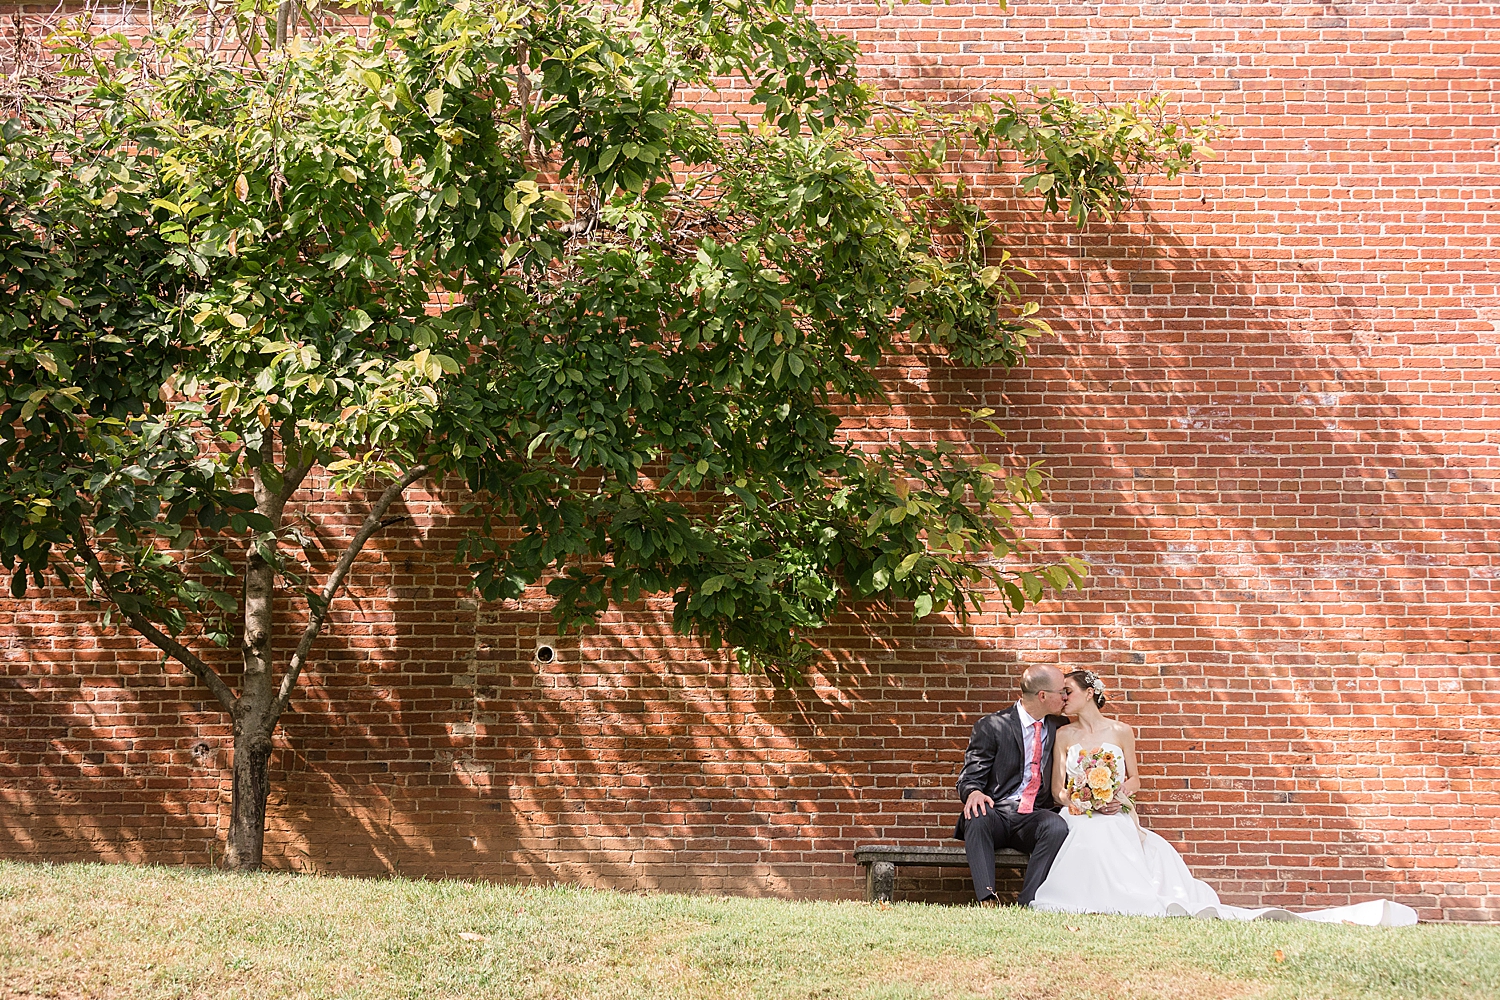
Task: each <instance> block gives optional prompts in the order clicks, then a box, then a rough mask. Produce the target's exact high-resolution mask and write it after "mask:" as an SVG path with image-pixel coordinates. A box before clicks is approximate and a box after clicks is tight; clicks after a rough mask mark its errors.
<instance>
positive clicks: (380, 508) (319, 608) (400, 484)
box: [271, 463, 428, 723]
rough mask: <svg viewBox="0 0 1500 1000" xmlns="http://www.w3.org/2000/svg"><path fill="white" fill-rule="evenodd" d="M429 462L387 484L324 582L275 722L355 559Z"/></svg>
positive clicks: (284, 684)
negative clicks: (398, 499)
mask: <svg viewBox="0 0 1500 1000" xmlns="http://www.w3.org/2000/svg"><path fill="white" fill-rule="evenodd" d="M427 471H428V466H427V465H426V464H425V463H423V464H419V465H416V466H413V467H412V468H411V469H409V470H407V473H406V475H404V476H402V477H401V478H400V479H398V480H397V481H396V482H394V483H392V484H391V485H390V486H388V487H386V490H385V492H384V493H382V494H380V498H379V499H377V500H376V501H375V504H374V506H372V507H371V508H370V512H369V513H368V514H366V515H365V519H364V521H363V523H361V524H360V526H359V531H358V532H356V533H355V535H354V538H353V539H352V540H351V541H350V542H349V547H348V548H347V549H345V550H344V554H343V555H342V556H340V557H339V561H338V564H337V565H336V566H334V568H333V572H332V573H331V574H329V576H328V581H327V582H326V583H324V584H323V591H322V593H321V594H319V598H320V600H319V602H318V603H312V602H309V604H310V605H311V608H310V610H311V614H310V615H309V617H308V621H307V627H306V628H304V629H303V630H302V639H301V640H300V641H299V642H298V643H297V649H296V651H295V652H293V653H292V659H291V662H290V663H288V664H287V668H286V676H284V677H282V679H281V688H280V690H279V692H278V693H277V696H276V702H275V705H274V706H273V707H272V712H271V719H272V721H273V723H274V721H275V720H276V719H279V718H280V717H281V713H282V712H284V711H285V710H286V706H287V703H288V702H289V701H291V699H292V691H293V690H295V689H296V687H297V677H298V676H299V675H300V674H301V673H302V667H303V665H304V664H305V663H306V662H307V654H308V653H309V652H311V651H312V645H313V643H314V642H315V641H316V640H317V638H318V633H319V632H321V631H322V630H323V620H324V619H325V618H327V617H328V609H329V607H330V606H331V605H332V604H333V598H334V596H335V595H337V594H338V592H339V588H341V587H342V586H343V585H344V578H345V577H347V576H348V575H349V571H350V570H351V569H352V568H353V567H354V560H355V559H357V558H359V553H360V551H361V550H362V549H363V548H364V547H365V543H366V542H368V541H369V540H370V536H371V535H373V534H375V532H377V531H379V530H380V529H381V528H383V527H385V526H386V522H384V521H383V520H382V519H383V518H384V516H385V512H386V510H387V509H388V508H389V507H390V506H391V504H392V503H394V502H395V501H396V498H397V497H399V496H400V495H401V494H402V493H404V492H406V488H407V487H408V486H410V485H411V484H412V483H414V482H416V481H417V480H418V479H421V478H422V477H423V476H425V475H426V474H427Z"/></svg>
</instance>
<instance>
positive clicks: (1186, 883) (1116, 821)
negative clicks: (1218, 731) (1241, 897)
mask: <svg viewBox="0 0 1500 1000" xmlns="http://www.w3.org/2000/svg"><path fill="white" fill-rule="evenodd" d="M1104 747H1105V748H1106V749H1109V750H1113V751H1114V752H1115V760H1116V765H1115V766H1116V775H1115V778H1116V781H1119V780H1121V779H1122V778H1123V769H1124V764H1123V761H1124V759H1125V752H1124V751H1123V750H1122V749H1121V748H1120V747H1118V746H1115V745H1114V744H1112V743H1106V744H1104ZM1081 749H1082V748H1081V746H1080V745H1079V744H1077V743H1075V744H1073V745H1072V746H1070V747H1069V748H1068V757H1067V769H1068V774H1069V775H1070V776H1072V777H1075V778H1079V779H1081V778H1082V767H1081V766H1080V765H1079V762H1078V755H1079V752H1080V750H1081ZM1062 817H1063V819H1065V820H1067V823H1068V839H1067V840H1065V841H1064V842H1063V846H1062V848H1061V849H1060V850H1059V851H1058V852H1057V858H1056V859H1055V860H1054V861H1053V862H1052V869H1051V871H1050V872H1049V873H1048V875H1047V880H1046V881H1045V882H1043V883H1042V886H1041V888H1040V889H1038V890H1037V894H1036V898H1035V899H1033V900H1032V902H1031V905H1032V907H1033V908H1035V909H1038V910H1051V911H1058V912H1064V913H1125V914H1134V915H1138V916H1151V917H1167V916H1181V917H1186V916H1194V917H1202V918H1206V919H1214V918H1218V919H1224V920H1315V921H1318V922H1321V923H1333V924H1338V923H1354V924H1366V925H1370V926H1381V927H1400V926H1406V925H1408V924H1414V923H1416V922H1417V913H1416V911H1415V910H1413V909H1412V908H1411V907H1409V906H1404V905H1402V904H1401V903H1396V902H1392V901H1390V900H1385V899H1376V900H1371V901H1370V902H1367V903H1357V904H1355V905H1353V906H1339V907H1334V908H1333V909H1328V910H1311V911H1306V912H1301V913H1294V912H1293V911H1291V910H1282V909H1277V908H1274V907H1269V908H1265V909H1259V910H1252V909H1245V908H1244V907H1239V906H1227V905H1225V904H1223V903H1221V902H1219V895H1218V893H1216V892H1214V890H1213V888H1212V887H1210V886H1209V885H1208V883H1206V882H1202V881H1200V880H1198V879H1195V878H1193V873H1192V872H1191V871H1189V870H1188V866H1187V865H1186V864H1185V863H1184V862H1183V860H1182V856H1181V855H1180V854H1178V853H1177V851H1176V850H1175V849H1173V847H1172V845H1171V844H1169V843H1167V842H1166V841H1165V840H1163V839H1162V838H1161V837H1160V836H1158V835H1156V834H1154V833H1152V832H1151V831H1150V830H1147V829H1145V828H1144V827H1142V826H1141V825H1140V824H1139V823H1138V822H1136V819H1135V817H1134V816H1131V815H1127V814H1125V813H1116V814H1115V815H1113V816H1105V815H1102V814H1098V813H1096V814H1095V815H1093V816H1086V815H1078V816H1075V815H1072V814H1071V813H1069V812H1068V810H1066V809H1064V810H1063V812H1062Z"/></svg>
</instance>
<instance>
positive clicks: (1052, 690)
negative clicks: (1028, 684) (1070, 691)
mask: <svg viewBox="0 0 1500 1000" xmlns="http://www.w3.org/2000/svg"><path fill="white" fill-rule="evenodd" d="M1036 693H1037V694H1062V693H1063V691H1062V688H1038V689H1037V692H1036Z"/></svg>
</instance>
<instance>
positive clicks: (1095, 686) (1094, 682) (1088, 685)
mask: <svg viewBox="0 0 1500 1000" xmlns="http://www.w3.org/2000/svg"><path fill="white" fill-rule="evenodd" d="M1067 679H1068V680H1070V681H1072V682H1073V683H1074V684H1077V685H1078V687H1079V688H1080V689H1082V690H1084V691H1087V692H1088V693H1089V694H1091V695H1093V696H1094V704H1095V705H1096V706H1097V707H1099V708H1103V707H1104V703H1105V702H1106V701H1108V700H1109V699H1108V698H1106V697H1104V682H1103V681H1101V680H1100V679H1099V675H1098V674H1096V673H1094V672H1093V671H1092V670H1074V671H1072V672H1071V673H1069V674H1068V675H1067Z"/></svg>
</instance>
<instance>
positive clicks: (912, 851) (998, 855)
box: [854, 844, 1031, 903]
mask: <svg viewBox="0 0 1500 1000" xmlns="http://www.w3.org/2000/svg"><path fill="white" fill-rule="evenodd" d="M854 860H855V861H857V862H859V863H860V864H862V865H864V866H865V901H866V902H870V903H874V902H881V903H888V902H890V900H891V893H893V892H894V891H895V889H896V866H897V865H908V866H923V867H927V868H955V867H956V868H967V867H969V859H968V856H967V855H965V854H964V845H963V844H955V845H953V846H951V847H949V846H947V845H944V846H942V847H902V846H901V845H900V844H865V845H863V846H861V847H856V848H855V849H854ZM1030 860H1031V857H1030V855H1027V854H1022V853H1021V852H1020V851H998V850H997V851H996V852H995V867H996V868H1025V867H1026V864H1027V862H1028V861H1030Z"/></svg>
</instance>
